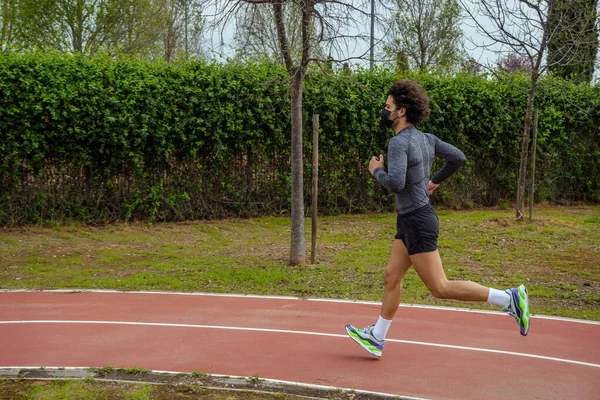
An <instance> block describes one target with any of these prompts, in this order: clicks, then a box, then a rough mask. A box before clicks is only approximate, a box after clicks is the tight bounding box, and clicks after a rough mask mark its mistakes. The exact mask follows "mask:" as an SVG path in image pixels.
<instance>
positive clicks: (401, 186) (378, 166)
mask: <svg viewBox="0 0 600 400" xmlns="http://www.w3.org/2000/svg"><path fill="white" fill-rule="evenodd" d="M387 94H388V97H387V101H386V103H385V108H384V110H383V111H382V113H381V120H382V123H383V124H385V125H386V126H387V127H390V128H392V129H393V130H394V132H395V136H394V137H392V138H391V139H390V141H389V144H388V170H387V172H386V171H385V169H384V165H383V155H380V156H379V157H372V158H371V161H370V163H369V171H370V172H371V174H373V176H374V177H375V179H376V180H377V181H378V182H379V183H381V184H382V185H383V186H384V187H385V188H386V189H388V190H389V191H391V192H393V193H394V194H395V196H396V209H397V213H398V216H397V220H396V236H395V240H394V244H393V245H392V252H391V255H390V260H389V262H388V264H387V266H386V267H385V270H384V271H383V279H384V283H385V286H384V292H383V301H382V305H381V314H380V316H379V319H378V320H377V322H376V323H375V324H373V325H371V326H369V327H367V328H364V329H357V328H355V327H354V326H352V325H346V332H347V333H348V335H349V336H350V337H351V338H352V339H353V340H354V341H356V342H357V343H358V344H359V345H360V346H362V347H363V348H364V349H365V350H367V351H368V352H369V353H370V354H372V355H373V356H375V357H381V353H382V350H383V346H384V345H385V336H386V334H387V331H388V329H389V327H390V324H391V323H392V319H393V318H394V315H395V314H396V310H398V306H399V305H400V297H401V293H402V278H403V277H404V275H405V274H406V272H407V271H408V269H409V268H410V267H411V266H414V267H415V271H416V272H417V274H418V275H419V277H420V278H421V280H422V281H423V283H424V284H425V286H426V287H427V289H429V291H430V292H431V294H432V295H433V296H435V297H436V298H439V299H454V300H464V301H480V302H485V301H487V302H489V303H491V304H495V305H497V306H501V307H503V309H504V311H505V312H507V313H509V314H510V315H512V316H513V317H515V319H516V321H517V323H518V324H519V328H520V331H521V335H523V336H526V335H527V333H528V332H529V299H528V294H527V289H526V288H525V285H521V286H519V287H518V288H513V289H507V290H504V291H502V290H497V289H491V288H487V287H485V286H482V285H480V284H478V283H475V282H469V281H449V280H448V279H447V278H446V274H445V272H444V269H443V267H442V260H441V258H440V254H439V252H438V248H437V239H438V233H439V221H438V218H437V215H436V213H435V210H434V209H433V206H432V205H431V203H430V202H429V196H430V195H431V194H432V193H433V191H434V190H436V189H437V188H438V186H439V185H440V184H441V183H442V182H443V181H444V180H446V179H447V178H448V177H449V176H451V175H452V174H453V173H455V172H456V171H457V170H458V169H459V168H460V167H461V166H462V165H463V164H464V163H465V161H466V158H465V155H464V154H463V152H462V151H460V150H459V149H457V148H456V147H454V146H452V145H451V144H448V143H445V142H443V141H441V140H440V139H438V138H437V137H436V136H434V135H432V134H430V133H422V132H421V131H419V130H418V129H417V128H416V127H415V125H416V124H418V123H420V122H421V121H423V120H424V119H425V118H426V117H427V116H428V115H429V99H428V98H427V96H426V94H425V92H424V90H423V89H422V88H421V86H419V85H418V84H417V83H416V82H412V81H409V80H401V81H398V82H396V83H394V85H393V86H392V87H391V88H390V90H389V91H388V93H387ZM435 156H437V157H440V158H442V159H444V160H446V163H445V164H444V166H443V167H442V168H441V169H440V170H439V171H438V172H437V173H436V174H435V176H434V177H433V178H432V179H431V180H430V178H429V176H430V172H431V166H432V163H433V160H434V157H435Z"/></svg>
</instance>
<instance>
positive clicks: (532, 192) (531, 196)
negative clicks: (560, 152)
mask: <svg viewBox="0 0 600 400" xmlns="http://www.w3.org/2000/svg"><path fill="white" fill-rule="evenodd" d="M538 111H539V109H537V108H536V109H535V117H534V122H533V142H532V143H531V186H530V187H529V221H533V199H534V197H535V150H536V147H537V129H538V116H539V115H538V114H539V113H538Z"/></svg>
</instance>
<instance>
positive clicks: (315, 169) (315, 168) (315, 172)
mask: <svg viewBox="0 0 600 400" xmlns="http://www.w3.org/2000/svg"><path fill="white" fill-rule="evenodd" d="M312 182H313V185H312V206H311V209H312V210H311V211H312V232H311V235H310V237H311V246H310V250H311V253H310V263H311V264H314V263H315V262H316V257H317V216H318V212H317V206H318V203H319V202H318V199H319V114H315V115H313V163H312Z"/></svg>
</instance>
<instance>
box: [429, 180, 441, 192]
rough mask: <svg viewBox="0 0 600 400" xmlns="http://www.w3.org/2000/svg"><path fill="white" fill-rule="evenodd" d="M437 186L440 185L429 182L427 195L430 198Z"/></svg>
mask: <svg viewBox="0 0 600 400" xmlns="http://www.w3.org/2000/svg"><path fill="white" fill-rule="evenodd" d="M438 186H440V185H438V184H435V183H433V182H431V181H429V195H430V196H431V194H432V193H433V191H434V190H435V189H437V188H438Z"/></svg>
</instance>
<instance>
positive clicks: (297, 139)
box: [290, 68, 306, 265]
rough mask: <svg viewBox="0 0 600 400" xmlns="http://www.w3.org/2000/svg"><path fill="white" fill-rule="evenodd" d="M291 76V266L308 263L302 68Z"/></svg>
mask: <svg viewBox="0 0 600 400" xmlns="http://www.w3.org/2000/svg"><path fill="white" fill-rule="evenodd" d="M294 72H295V73H294V74H293V75H292V76H291V83H292V85H291V86H292V93H291V94H292V246H291V252H290V253H291V255H290V265H304V264H305V262H306V254H305V247H306V243H305V238H304V186H303V185H304V165H303V164H304V163H303V159H302V158H303V157H302V154H303V151H302V94H303V90H304V74H303V73H302V71H301V70H300V68H297V69H295V71H294Z"/></svg>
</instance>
